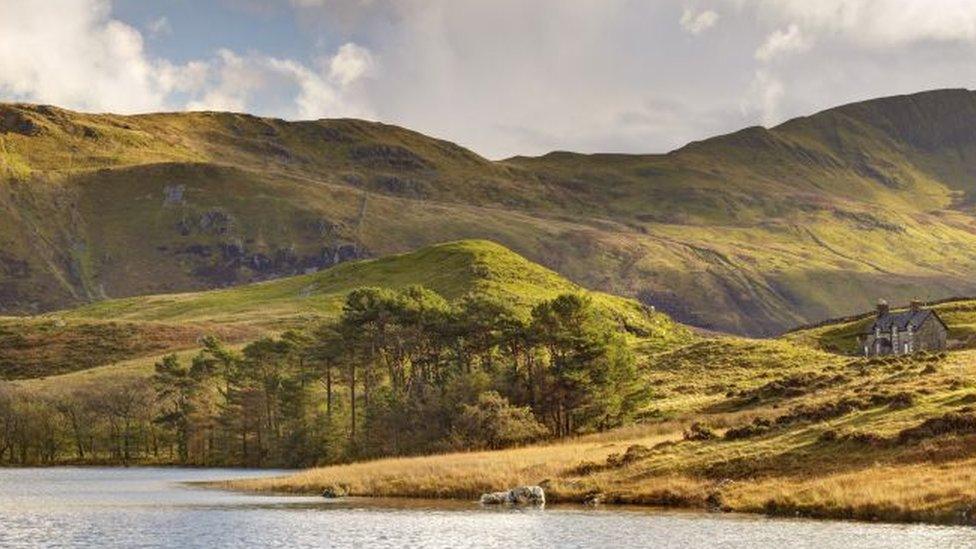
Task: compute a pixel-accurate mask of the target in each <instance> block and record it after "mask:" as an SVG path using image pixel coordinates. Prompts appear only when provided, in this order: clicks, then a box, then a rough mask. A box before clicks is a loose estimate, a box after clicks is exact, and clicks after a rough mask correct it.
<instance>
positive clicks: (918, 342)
mask: <svg viewBox="0 0 976 549" xmlns="http://www.w3.org/2000/svg"><path fill="white" fill-rule="evenodd" d="M892 335H893V334H892V333H891V332H881V339H882V340H888V341H890V342H891V343H892V346H891V350H890V351H888V352H885V351H884V350H882V352H881V354H889V353H890V354H903V353H904V345H905V343H911V349H912V350H911V352H919V351H943V350H945V349H946V341H947V339H948V336H949V334H948V332H947V330H946V329H945V327H944V326H943V325H942V323H941V322H939V321H937V320H936V319H934V318H929V319H928V320H926V321H925V323H924V324H922V327H921V328H920V329H919V330H918V331H916V332H914V333H913V334H912V337H911V338H910V339H909V337H908V332H897V333H896V334H894V337H892ZM876 341H877V338H875V335H874V334H873V333H871V334H868V335H866V336H865V337H864V338H863V339H862V342H861V351H862V352H863V353H864V354H866V355H868V356H874V355H876V354H878V353H876V352H875V342H876ZM865 347H867V351H866V352H865V351H864V348H865Z"/></svg>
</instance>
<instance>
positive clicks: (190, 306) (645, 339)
mask: <svg viewBox="0 0 976 549" xmlns="http://www.w3.org/2000/svg"><path fill="white" fill-rule="evenodd" d="M416 284H419V285H423V286H425V287H427V288H429V289H431V290H434V291H436V292H437V293H439V294H441V295H442V296H443V297H444V298H446V299H448V300H456V299H458V298H461V297H463V296H464V295H466V294H469V293H471V292H478V293H481V294H486V295H489V296H493V297H496V298H499V299H502V300H504V301H506V302H508V303H511V304H513V305H515V306H516V308H518V309H519V310H520V311H522V312H523V313H525V314H528V312H529V309H530V308H531V307H532V306H533V305H535V304H536V303H539V302H540V301H543V300H546V299H552V298H554V297H556V296H558V295H560V294H563V293H567V292H574V293H575V292H585V293H587V294H589V295H590V296H592V298H593V300H594V301H595V302H596V304H597V306H598V307H599V309H600V310H601V311H602V312H603V314H604V315H605V316H606V318H607V321H608V322H615V323H618V324H619V325H621V326H622V328H623V329H626V330H627V331H628V332H630V333H631V334H633V335H634V336H635V337H637V338H639V339H640V341H641V342H642V344H643V345H644V346H645V347H648V348H663V347H668V346H670V345H672V344H675V343H681V342H684V341H687V340H688V339H689V338H690V333H689V331H688V330H687V329H686V328H685V327H683V326H681V325H680V324H677V323H675V322H673V321H672V320H671V319H670V318H668V316H667V315H665V314H663V313H660V312H655V311H653V310H651V309H648V308H647V307H646V306H644V305H641V304H639V303H638V302H636V301H633V300H630V299H626V298H621V297H617V296H612V295H609V294H604V293H600V292H589V291H587V290H585V289H583V288H581V287H580V286H577V285H576V284H573V283H572V282H569V281H568V280H566V279H565V278H563V277H561V276H559V275H558V274H556V273H554V272H552V271H550V270H548V269H546V268H544V267H541V266H539V265H537V264H535V263H532V262H530V261H528V260H526V259H525V258H523V257H521V256H519V255H517V254H515V253H513V252H511V251H510V250H508V249H506V248H504V247H503V246H500V245H498V244H495V243H492V242H488V241H483V240H468V241H459V242H451V243H446V244H439V245H435V246H431V247H427V248H423V249H420V250H417V251H415V252H411V253H407V254H402V255H394V256H388V257H383V258H379V259H372V260H363V261H355V262H348V263H343V264H341V265H339V266H337V267H334V268H332V269H328V270H325V271H321V272H317V273H314V274H308V275H299V276H293V277H287V278H282V279H277V280H272V281H267V282H262V283H255V284H248V285H242V286H236V287H233V288H227V289H221V290H210V291H203V292H193V293H180V294H164V295H150V296H140V297H132V298H125V299H116V300H106V301H100V302H98V303H95V304H91V305H86V306H82V307H79V308H76V309H69V310H64V311H58V312H54V313H49V314H46V315H43V316H40V317H33V318H29V319H0V376H4V377H11V378H13V377H16V378H28V377H37V376H41V375H52V374H58V373H64V372H68V371H72V370H82V369H89V368H93V367H96V366H102V365H106V364H111V363H115V362H119V361H122V360H128V359H132V358H136V357H139V356H148V355H152V354H154V353H155V354H160V353H162V352H164V351H168V350H174V349H185V348H188V347H193V346H194V345H195V341H196V339H197V338H199V337H200V336H201V335H205V334H207V333H214V334H217V335H219V336H221V337H222V338H224V339H228V340H230V341H246V340H247V339H249V338H250V339H254V338H256V337H258V336H259V335H261V334H262V333H267V332H273V331H278V330H283V329H286V328H289V327H301V326H308V325H309V323H310V322H314V321H318V320H323V319H328V318H336V317H338V315H339V313H340V312H341V310H342V304H343V301H344V299H345V296H346V294H348V293H349V292H350V291H352V290H353V289H355V288H359V287H363V286H375V287H383V288H390V289H400V288H405V287H407V286H411V285H416Z"/></svg>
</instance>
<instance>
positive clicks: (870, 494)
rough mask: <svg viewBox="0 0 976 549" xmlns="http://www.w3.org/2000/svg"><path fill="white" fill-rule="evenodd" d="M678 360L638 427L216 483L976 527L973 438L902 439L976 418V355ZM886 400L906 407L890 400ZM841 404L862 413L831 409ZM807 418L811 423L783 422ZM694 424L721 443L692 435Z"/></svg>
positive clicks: (744, 346)
mask: <svg viewBox="0 0 976 549" xmlns="http://www.w3.org/2000/svg"><path fill="white" fill-rule="evenodd" d="M672 354H673V355H674V356H672V357H659V358H658V359H657V360H656V361H654V363H653V364H651V365H649V366H648V368H649V372H648V375H650V376H651V377H652V378H653V379H654V381H655V386H656V387H658V391H659V394H658V400H657V402H656V405H660V409H661V410H664V411H665V412H664V413H665V416H664V417H662V418H659V419H656V420H653V421H650V422H648V423H645V424H641V425H637V426H631V427H626V428H623V429H618V430H615V431H610V432H606V433H600V434H595V435H590V436H585V437H580V438H577V439H573V440H567V441H562V442H558V443H551V444H546V445H539V446H532V447H525V448H517V449H509V450H499V451H492V452H470V453H454V454H445V455H435V456H428V457H412V458H396V459H383V460H376V461H370V462H364V463H354V464H348V465H338V466H332V467H323V468H318V469H312V470H308V471H304V472H300V473H296V474H293V475H290V476H286V477H279V478H275V479H258V480H246V481H240V482H229V483H224V484H223V485H222V486H223V487H229V488H234V489H244V490H258V491H282V492H301V493H311V494H314V493H320V492H321V491H322V490H324V489H325V488H328V487H334V486H343V487H346V488H347V489H348V490H349V491H350V493H351V494H353V495H360V496H379V497H419V498H457V499H466V500H474V499H475V498H477V496H478V495H479V494H480V493H482V492H485V491H495V490H500V489H505V488H508V487H512V486H516V485H523V484H540V483H543V484H544V485H545V486H546V490H547V494H548V496H549V497H550V499H551V500H553V501H561V502H582V501H585V500H586V499H587V498H588V497H590V496H592V495H593V494H601V496H602V498H601V499H602V500H603V501H605V502H608V503H627V504H646V505H659V506H671V507H686V508H700V509H704V508H722V509H725V510H731V511H740V512H756V513H771V514H780V515H789V516H793V515H800V516H810V517H821V518H847V519H863V520H884V521H898V522H903V521H926V522H939V523H965V524H969V523H973V522H974V517H973V516H972V515H973V513H972V512H971V509H976V431H974V430H973V429H972V428H971V427H966V426H964V427H963V428H962V430H959V429H956V428H946V429H943V430H938V429H934V430H931V432H927V433H925V434H924V435H922V436H921V437H919V438H917V439H911V440H908V439H904V440H903V439H901V438H899V433H902V432H903V431H905V430H906V429H913V428H917V427H918V426H920V425H922V424H923V423H924V422H926V421H928V420H932V419H933V418H943V417H947V414H948V415H950V416H951V415H953V414H955V415H956V416H961V417H972V416H973V415H974V414H976V412H974V407H976V385H974V384H973V383H972V382H970V380H971V379H972V378H973V375H974V374H976V351H963V352H956V353H950V354H949V355H947V356H934V355H929V356H924V355H923V356H918V357H912V358H898V359H894V358H892V359H885V360H872V361H868V360H860V359H843V358H839V357H835V356H829V355H823V354H819V353H816V352H813V353H807V352H806V351H803V350H801V349H796V348H793V347H791V346H789V345H788V344H785V346H784V344H781V343H776V342H771V343H761V342H737V341H735V340H725V341H720V342H717V343H716V342H703V343H700V344H696V345H693V346H690V347H689V348H687V349H683V350H680V351H675V352H674V353H672ZM706 366H707V371H706V370H704V369H703V370H702V371H698V370H696V368H702V367H706ZM797 376H800V377H797ZM797 379H799V381H793V382H790V380H797ZM771 382H773V384H772V385H770V383H771ZM716 386H720V390H719V388H716ZM757 391H758V392H757ZM750 395H761V396H750ZM893 395H910V398H907V399H906V400H904V401H897V402H896V403H895V404H892V401H891V400H890V398H891V397H892V396H893ZM841 402H855V403H856V404H855V405H853V407H851V408H849V409H844V410H843V411H842V412H839V413H830V412H829V410H831V407H832V406H836V405H837V403H841ZM824 410H826V411H827V412H824ZM799 412H805V413H808V414H809V413H814V415H813V416H803V415H802V414H801V416H800V418H799V419H795V418H794V419H788V420H786V421H780V422H777V419H779V418H781V417H783V416H789V415H790V414H793V415H794V416H796V414H798V413H799ZM816 413H823V414H824V415H822V416H816ZM794 416H791V417H794ZM756 418H762V419H765V420H769V421H770V422H771V426H770V427H769V428H768V430H767V431H763V432H760V433H758V434H756V435H751V436H746V437H744V438H735V439H725V438H724V437H723V436H722V435H723V433H724V431H725V429H728V428H732V427H742V426H745V425H749V424H752V423H753V420H754V419H756ZM696 421H697V422H702V423H705V424H707V425H708V426H709V427H710V428H711V429H712V430H713V432H714V437H713V438H712V439H709V440H685V438H684V436H683V432H684V431H686V430H687V429H688V427H689V425H690V424H691V423H692V422H696ZM954 429H955V430H954ZM967 429H968V430H967ZM825 433H826V434H827V435H831V436H830V437H825ZM628 448H633V450H632V451H631V452H629V453H628ZM614 454H616V456H614ZM628 456H629V457H628Z"/></svg>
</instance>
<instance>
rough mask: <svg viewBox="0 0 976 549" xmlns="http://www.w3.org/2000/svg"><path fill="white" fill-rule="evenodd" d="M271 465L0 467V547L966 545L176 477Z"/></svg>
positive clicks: (729, 518)
mask: <svg viewBox="0 0 976 549" xmlns="http://www.w3.org/2000/svg"><path fill="white" fill-rule="evenodd" d="M269 474H274V472H269V471H253V470H227V469H166V468H132V469H116V468H50V469H0V547H4V548H15V547H179V548H192V547H206V548H211V547H263V546H266V547H287V548H296V547H378V548H385V547H391V548H393V547H396V548H401V547H425V548H426V547H432V548H439V547H444V548H447V547H451V548H454V547H479V548H487V547H522V548H529V547H559V548H572V547H599V548H608V547H614V548H621V547H674V548H683V547H689V548H690V547H696V548H697V547H787V546H789V547H810V548H817V549H827V548H832V547H837V548H843V549H854V548H859V547H878V548H882V547H884V548H900V547H904V548H909V547H910V548H913V549H915V548H924V547H938V548H940V549H947V548H953V547H974V546H976V529H974V528H967V527H941V526H926V525H887V524H866V523H855V522H818V521H810V520H788V519H769V518H764V517H753V516H743V515H722V514H704V513H681V512H664V511H654V510H645V509H633V508H627V509H615V508H612V507H604V508H601V509H597V510H590V509H583V508H580V507H576V506H568V507H553V508H548V509H545V510H515V509H487V508H481V507H479V506H478V505H477V504H475V503H467V502H454V503H441V502H424V501H420V502H410V501H406V502H405V501H401V500H371V499H349V500H341V501H340V500H332V501H329V500H324V499H322V498H318V497H296V496H261V495H252V494H239V493H233V492H226V491H218V490H206V489H202V488H195V487H190V486H187V485H184V484H182V483H183V482H186V481H199V480H218V479H228V478H240V477H245V476H247V477H250V476H260V475H269Z"/></svg>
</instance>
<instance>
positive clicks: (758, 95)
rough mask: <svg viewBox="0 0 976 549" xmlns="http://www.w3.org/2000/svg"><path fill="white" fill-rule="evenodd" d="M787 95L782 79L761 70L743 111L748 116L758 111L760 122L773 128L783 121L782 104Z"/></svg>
mask: <svg viewBox="0 0 976 549" xmlns="http://www.w3.org/2000/svg"><path fill="white" fill-rule="evenodd" d="M785 93H786V89H785V87H784V86H783V82H782V81H781V80H780V79H778V78H777V77H776V76H774V75H773V74H772V73H771V72H769V71H768V70H765V69H759V70H757V71H756V75H755V77H754V78H753V80H752V83H751V84H750V85H749V94H748V96H747V100H746V101H745V102H744V103H743V105H742V110H743V112H744V114H746V115H747V116H751V115H752V113H753V112H755V111H758V116H759V121H760V122H762V124H763V125H766V126H771V125H773V124H776V123H777V122H780V121H781V119H782V112H781V104H782V101H783V96H784V94H785Z"/></svg>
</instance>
